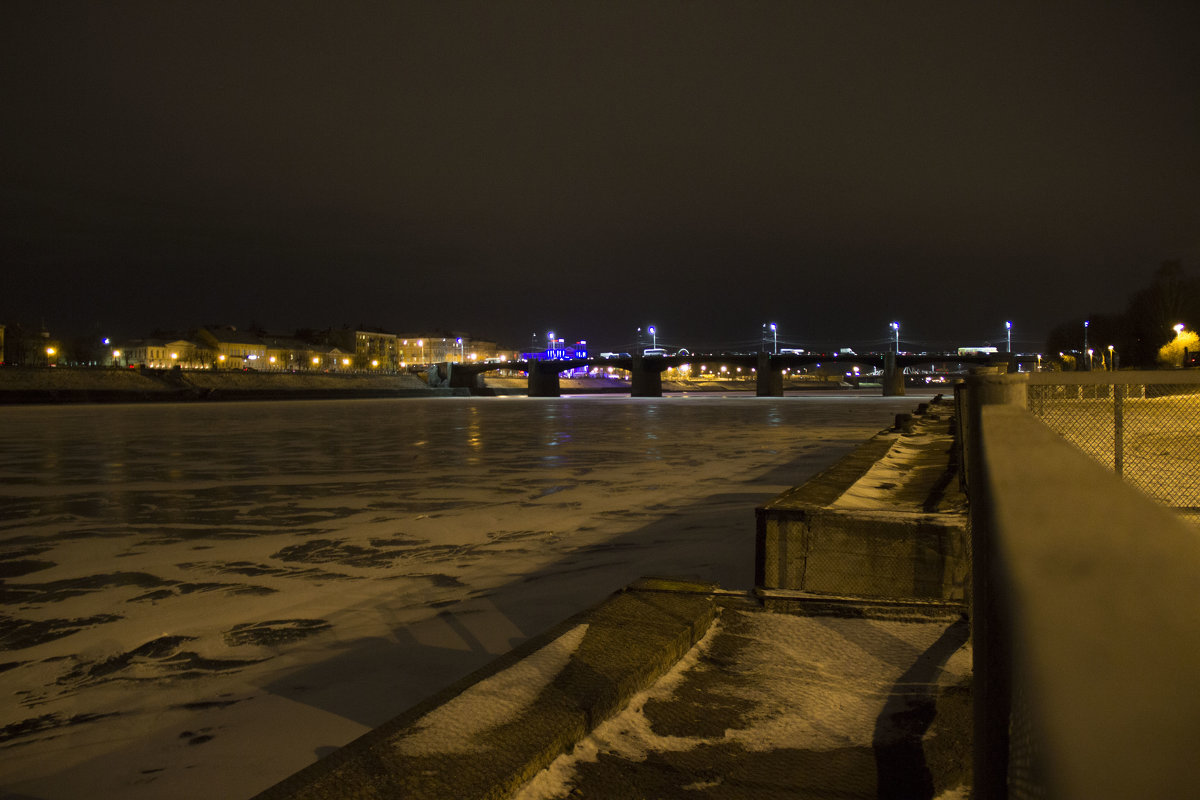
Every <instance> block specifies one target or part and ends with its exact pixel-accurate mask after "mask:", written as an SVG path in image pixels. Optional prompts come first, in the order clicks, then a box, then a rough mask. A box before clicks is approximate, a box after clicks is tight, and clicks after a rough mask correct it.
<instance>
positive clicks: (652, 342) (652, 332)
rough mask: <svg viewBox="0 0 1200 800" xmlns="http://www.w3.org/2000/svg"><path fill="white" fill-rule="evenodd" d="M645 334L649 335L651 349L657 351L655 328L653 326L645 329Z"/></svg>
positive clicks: (656, 332)
mask: <svg viewBox="0 0 1200 800" xmlns="http://www.w3.org/2000/svg"><path fill="white" fill-rule="evenodd" d="M646 332H647V333H649V334H650V346H651V347H652V348H655V349H657V348H658V331H657V330H656V329H655V327H654V326H653V325H651V326H650V327H649V328H646Z"/></svg>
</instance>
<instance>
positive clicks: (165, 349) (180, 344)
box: [110, 339, 204, 369]
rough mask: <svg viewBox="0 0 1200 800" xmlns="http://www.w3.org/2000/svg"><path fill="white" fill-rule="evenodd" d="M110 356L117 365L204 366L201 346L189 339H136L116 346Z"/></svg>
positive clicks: (167, 367)
mask: <svg viewBox="0 0 1200 800" xmlns="http://www.w3.org/2000/svg"><path fill="white" fill-rule="evenodd" d="M110 357H111V359H112V360H111V362H110V363H111V364H112V365H113V366H115V367H125V366H129V367H149V368H151V369H171V368H172V367H179V368H180V369H197V368H199V367H202V366H204V356H203V354H202V353H201V350H200V348H198V347H197V346H196V344H195V343H194V342H191V341H188V340H187V339H172V340H168V339H135V340H133V341H131V342H128V343H127V344H125V345H124V346H118V347H114V348H113V350H112V353H111V354H110Z"/></svg>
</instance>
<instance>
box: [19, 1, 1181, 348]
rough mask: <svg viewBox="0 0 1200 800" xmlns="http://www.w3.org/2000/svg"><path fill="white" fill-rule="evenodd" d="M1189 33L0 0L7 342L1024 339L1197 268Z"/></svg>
mask: <svg viewBox="0 0 1200 800" xmlns="http://www.w3.org/2000/svg"><path fill="white" fill-rule="evenodd" d="M1198 43H1200V4H1197V3H1195V2H1183V3H1178V4H1172V3H1095V2H1088V3H1076V4H1060V3H1054V4H1049V3H1042V2H1031V3H1008V2H1005V3H996V4H991V5H986V4H979V3H962V2H942V3H922V2H900V3H898V2H877V3H871V2H798V1H797V2H747V1H744V0H743V1H741V2H732V1H731V2H724V3H702V2H643V1H641V0H639V2H611V1H605V2H586V3H585V2H538V3H534V2H500V1H499V0H497V1H496V2H448V1H446V0H432V1H431V2H428V3H411V2H374V3H354V2H328V3H312V2H247V3H241V2H215V1H214V2H196V3H185V2H162V1H161V0H152V2H145V3H129V2H116V1H115V0H103V2H92V1H89V2H84V3H62V2H51V1H50V0H32V1H31V2H18V0H6V2H5V3H4V4H3V6H2V7H0V70H2V75H0V109H2V112H0V113H2V117H0V118H2V120H3V124H2V125H0V148H2V153H0V215H2V216H0V258H2V259H3V262H2V263H3V268H2V276H3V277H0V322H9V323H10V324H11V323H12V322H15V321H21V322H25V323H33V324H40V323H41V322H42V321H43V320H44V322H45V324H46V325H47V326H48V327H49V328H50V329H51V330H52V331H53V332H55V333H59V332H62V333H66V332H79V333H83V332H89V333H91V332H95V333H103V334H104V335H112V336H131V335H145V334H147V333H149V331H150V330H151V329H152V328H155V327H159V328H168V329H181V330H186V329H187V328H189V327H195V326H197V325H205V324H214V323H228V324H234V325H238V326H244V325H247V324H249V323H250V322H251V321H254V322H257V323H259V324H261V325H262V326H264V327H266V328H267V329H269V330H273V331H279V332H290V331H291V330H293V329H295V328H298V327H326V326H340V325H343V324H349V325H358V324H360V323H364V324H367V325H375V326H381V327H383V328H385V329H388V330H392V331H397V332H409V331H417V330H426V329H429V328H434V327H437V328H445V329H450V330H456V331H464V332H467V333H469V334H470V335H472V336H475V337H478V338H488V339H498V340H500V341H501V342H502V343H507V344H509V346H513V347H520V346H523V345H525V344H527V343H529V342H530V339H531V335H532V334H533V333H535V332H538V333H541V332H544V331H546V330H550V329H553V330H555V331H556V332H558V333H559V334H560V335H562V336H564V337H566V338H570V339H577V338H586V339H588V340H590V341H591V342H592V343H593V346H594V347H600V348H610V347H611V348H616V347H623V346H626V345H628V344H630V343H632V342H633V340H634V331H635V329H636V328H637V327H638V326H645V325H648V324H656V325H657V326H658V329H659V331H660V334H659V344H666V345H667V346H669V347H677V346H686V347H692V348H697V347H699V348H706V347H725V348H729V349H739V348H741V349H753V348H755V347H757V344H758V341H759V338H760V332H761V329H762V325H763V323H764V322H768V321H775V322H777V323H778V324H779V326H780V346H783V345H784V343H786V344H788V345H789V346H796V347H806V348H810V349H813V348H816V349H825V348H828V347H837V346H853V347H855V348H857V349H860V350H869V349H876V348H883V347H885V346H886V343H887V342H888V341H889V337H890V334H891V332H890V330H889V328H888V324H889V323H890V322H891V321H892V320H898V321H899V322H900V323H901V326H902V328H901V339H902V346H904V347H905V349H913V350H921V349H932V348H937V347H942V346H948V345H954V346H957V345H960V344H981V343H984V342H989V341H990V342H992V343H994V344H1002V343H1003V340H1004V322H1005V320H1012V321H1013V326H1014V345H1016V346H1017V348H1018V349H1028V350H1036V349H1038V348H1040V347H1041V345H1042V343H1043V342H1044V339H1045V335H1046V333H1047V332H1048V331H1049V330H1050V328H1051V327H1052V326H1053V325H1055V324H1056V323H1059V322H1062V321H1064V320H1068V319H1071V318H1074V317H1082V316H1084V315H1085V314H1089V313H1096V312H1103V311H1119V310H1121V309H1122V308H1123V307H1124V305H1125V301H1126V298H1127V297H1128V295H1129V294H1130V293H1131V292H1132V291H1133V290H1135V289H1137V288H1140V287H1141V286H1143V285H1145V284H1147V283H1148V282H1149V280H1150V278H1151V276H1152V275H1153V272H1154V270H1155V268H1156V267H1157V266H1158V264H1159V263H1160V262H1162V261H1164V260H1167V259H1181V260H1183V262H1184V264H1185V265H1186V266H1188V267H1189V268H1192V269H1194V268H1195V267H1196V266H1197V264H1198V263H1200V44H1198ZM1194 324H1200V321H1196V323H1194Z"/></svg>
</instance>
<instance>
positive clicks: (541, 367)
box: [527, 361, 562, 397]
mask: <svg viewBox="0 0 1200 800" xmlns="http://www.w3.org/2000/svg"><path fill="white" fill-rule="evenodd" d="M559 369H560V366H559V365H558V363H557V362H554V361H534V362H533V363H531V364H530V365H529V370H528V373H527V374H528V375H529V389H528V394H529V396H530V397H562V386H561V384H559V382H558V370H559Z"/></svg>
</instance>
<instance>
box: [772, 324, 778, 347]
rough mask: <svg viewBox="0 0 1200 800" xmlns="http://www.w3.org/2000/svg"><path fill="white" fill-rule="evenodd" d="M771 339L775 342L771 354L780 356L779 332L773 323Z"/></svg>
mask: <svg viewBox="0 0 1200 800" xmlns="http://www.w3.org/2000/svg"><path fill="white" fill-rule="evenodd" d="M771 339H772V342H773V345H772V347H771V352H773V353H774V354H775V355H779V330H778V329H777V328H776V327H775V323H774V322H772V323H771Z"/></svg>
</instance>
